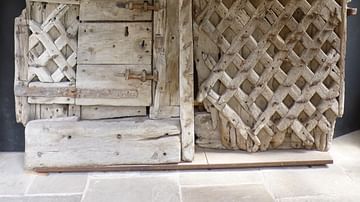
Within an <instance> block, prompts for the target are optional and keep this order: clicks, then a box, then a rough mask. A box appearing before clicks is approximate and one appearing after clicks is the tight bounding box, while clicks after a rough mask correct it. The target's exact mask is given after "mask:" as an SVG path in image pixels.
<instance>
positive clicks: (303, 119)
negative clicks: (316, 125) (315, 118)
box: [298, 111, 310, 124]
mask: <svg viewBox="0 0 360 202" xmlns="http://www.w3.org/2000/svg"><path fill="white" fill-rule="evenodd" d="M309 119H310V116H309V115H308V114H307V113H306V112H305V111H302V112H301V113H300V114H299V116H298V120H299V121H300V122H301V123H302V124H305V123H307V122H308V121H309Z"/></svg>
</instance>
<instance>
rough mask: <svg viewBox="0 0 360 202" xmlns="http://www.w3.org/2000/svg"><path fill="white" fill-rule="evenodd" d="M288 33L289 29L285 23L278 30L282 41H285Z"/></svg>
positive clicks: (289, 32)
mask: <svg viewBox="0 0 360 202" xmlns="http://www.w3.org/2000/svg"><path fill="white" fill-rule="evenodd" d="M290 34H291V30H290V29H289V28H288V26H286V25H285V26H284V27H283V28H282V30H281V31H280V33H279V36H280V37H281V38H282V39H283V41H286V39H287V38H288V37H289V35H290Z"/></svg>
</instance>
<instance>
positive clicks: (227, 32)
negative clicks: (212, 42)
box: [223, 27, 235, 44]
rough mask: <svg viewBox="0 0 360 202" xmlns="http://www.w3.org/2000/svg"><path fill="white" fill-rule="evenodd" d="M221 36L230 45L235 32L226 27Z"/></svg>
mask: <svg viewBox="0 0 360 202" xmlns="http://www.w3.org/2000/svg"><path fill="white" fill-rule="evenodd" d="M223 36H224V38H225V39H226V41H228V42H229V43H230V44H231V43H232V41H233V39H234V37H235V32H234V31H233V30H232V29H231V28H230V27H228V28H227V29H226V30H225V31H224V32H223Z"/></svg>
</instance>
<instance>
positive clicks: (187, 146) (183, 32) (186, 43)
mask: <svg viewBox="0 0 360 202" xmlns="http://www.w3.org/2000/svg"><path fill="white" fill-rule="evenodd" d="M179 5H180V9H179V30H180V44H179V45H180V60H179V64H180V67H179V70H180V72H179V77H180V122H181V140H182V142H181V144H182V160H183V161H192V160H193V159H194V147H195V145H194V137H195V135H194V108H193V101H194V90H193V89H194V88H193V87H194V80H193V73H194V67H193V37H192V1H191V0H179Z"/></svg>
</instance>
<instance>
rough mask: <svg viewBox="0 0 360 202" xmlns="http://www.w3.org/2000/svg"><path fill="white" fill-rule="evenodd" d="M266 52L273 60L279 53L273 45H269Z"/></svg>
mask: <svg viewBox="0 0 360 202" xmlns="http://www.w3.org/2000/svg"><path fill="white" fill-rule="evenodd" d="M266 52H267V53H268V54H269V55H270V57H272V58H274V57H275V55H276V54H277V53H278V52H279V49H277V48H276V46H274V44H271V45H270V47H269V48H268V49H267V51H266Z"/></svg>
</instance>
